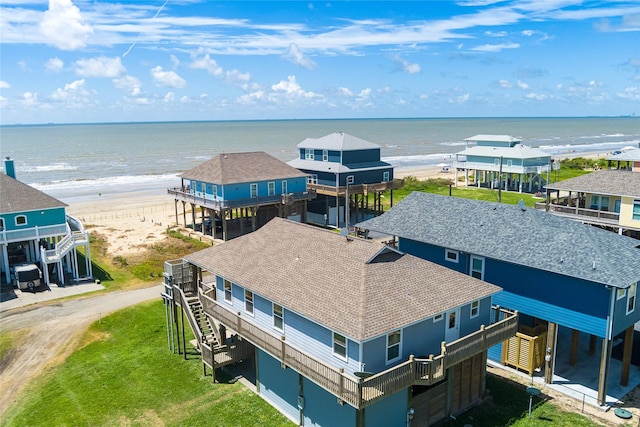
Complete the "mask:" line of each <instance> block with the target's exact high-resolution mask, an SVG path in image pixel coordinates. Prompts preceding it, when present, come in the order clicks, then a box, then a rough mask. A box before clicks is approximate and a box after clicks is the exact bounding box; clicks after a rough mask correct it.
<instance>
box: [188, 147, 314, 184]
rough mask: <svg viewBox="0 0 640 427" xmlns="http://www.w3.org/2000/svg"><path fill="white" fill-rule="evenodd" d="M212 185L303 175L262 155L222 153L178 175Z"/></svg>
mask: <svg viewBox="0 0 640 427" xmlns="http://www.w3.org/2000/svg"><path fill="white" fill-rule="evenodd" d="M180 176H181V177H182V178H185V179H194V180H197V181H202V182H209V183H212V184H218V185H224V184H236V183H241V182H259V181H268V180H273V179H288V178H300V177H305V176H307V175H306V174H304V173H302V172H300V171H299V170H298V169H296V168H294V167H292V166H289V165H288V164H286V163H285V162H283V161H281V160H278V159H276V158H275V157H273V156H271V155H269V154H267V153H265V152H263V151H257V152H250V153H224V154H218V155H217V156H215V157H214V158H212V159H209V160H207V161H206V162H204V163H202V164H200V165H198V166H196V167H195V168H193V169H191V170H189V171H187V172H185V173H183V174H182V175H180Z"/></svg>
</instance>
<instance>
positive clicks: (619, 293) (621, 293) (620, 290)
mask: <svg viewBox="0 0 640 427" xmlns="http://www.w3.org/2000/svg"><path fill="white" fill-rule="evenodd" d="M626 296H627V290H626V289H625V288H618V291H617V292H616V301H617V300H621V299H622V298H624V297H626Z"/></svg>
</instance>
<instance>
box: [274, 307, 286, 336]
mask: <svg viewBox="0 0 640 427" xmlns="http://www.w3.org/2000/svg"><path fill="white" fill-rule="evenodd" d="M273 327H274V328H276V329H277V330H279V331H280V332H282V331H284V310H283V309H282V306H281V305H278V304H273Z"/></svg>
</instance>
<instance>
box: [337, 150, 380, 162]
mask: <svg viewBox="0 0 640 427" xmlns="http://www.w3.org/2000/svg"><path fill="white" fill-rule="evenodd" d="M379 161H380V149H379V148H372V149H368V150H353V151H343V152H342V164H343V165H348V164H351V163H368V162H379Z"/></svg>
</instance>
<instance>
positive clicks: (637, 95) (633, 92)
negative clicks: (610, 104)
mask: <svg viewBox="0 0 640 427" xmlns="http://www.w3.org/2000/svg"><path fill="white" fill-rule="evenodd" d="M616 96H617V97H618V98H622V99H626V100H628V101H640V88H639V87H637V86H629V87H626V88H625V89H624V91H623V92H618V93H617V94H616Z"/></svg>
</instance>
